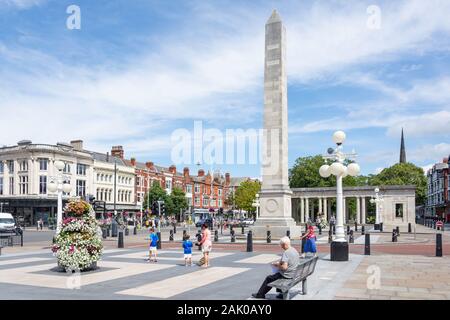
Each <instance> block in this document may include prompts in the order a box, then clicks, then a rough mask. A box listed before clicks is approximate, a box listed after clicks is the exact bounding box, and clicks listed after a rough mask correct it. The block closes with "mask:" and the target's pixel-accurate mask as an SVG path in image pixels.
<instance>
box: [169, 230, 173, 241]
mask: <svg viewBox="0 0 450 320" xmlns="http://www.w3.org/2000/svg"><path fill="white" fill-rule="evenodd" d="M169 241H173V230H170V234H169Z"/></svg>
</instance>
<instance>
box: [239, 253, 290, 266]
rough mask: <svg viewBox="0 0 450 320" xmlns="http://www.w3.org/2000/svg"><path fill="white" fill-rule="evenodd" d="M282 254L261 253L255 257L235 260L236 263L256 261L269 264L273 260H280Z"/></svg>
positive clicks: (256, 262)
mask: <svg viewBox="0 0 450 320" xmlns="http://www.w3.org/2000/svg"><path fill="white" fill-rule="evenodd" d="M280 258H281V256H280V255H276V254H259V255H257V256H254V257H250V258H245V259H242V260H238V261H235V263H255V264H259V263H261V264H267V263H271V262H273V261H278V260H280Z"/></svg>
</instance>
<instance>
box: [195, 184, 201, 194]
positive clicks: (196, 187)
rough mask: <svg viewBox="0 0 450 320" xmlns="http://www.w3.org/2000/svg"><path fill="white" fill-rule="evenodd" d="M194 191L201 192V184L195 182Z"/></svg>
mask: <svg viewBox="0 0 450 320" xmlns="http://www.w3.org/2000/svg"><path fill="white" fill-rule="evenodd" d="M194 191H195V193H200V186H199V185H198V184H195V188H194Z"/></svg>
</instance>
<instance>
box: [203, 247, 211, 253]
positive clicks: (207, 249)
mask: <svg viewBox="0 0 450 320" xmlns="http://www.w3.org/2000/svg"><path fill="white" fill-rule="evenodd" d="M202 252H203V253H205V252H208V253H209V252H211V246H204V247H202Z"/></svg>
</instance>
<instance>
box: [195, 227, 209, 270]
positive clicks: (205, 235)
mask: <svg viewBox="0 0 450 320" xmlns="http://www.w3.org/2000/svg"><path fill="white" fill-rule="evenodd" d="M198 244H199V245H200V246H201V247H202V253H203V259H204V261H205V263H204V264H203V265H202V267H203V268H207V267H209V253H210V252H211V249H212V241H211V231H209V229H208V225H207V224H206V223H204V224H203V225H202V239H201V240H200V242H199V243H198Z"/></svg>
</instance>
